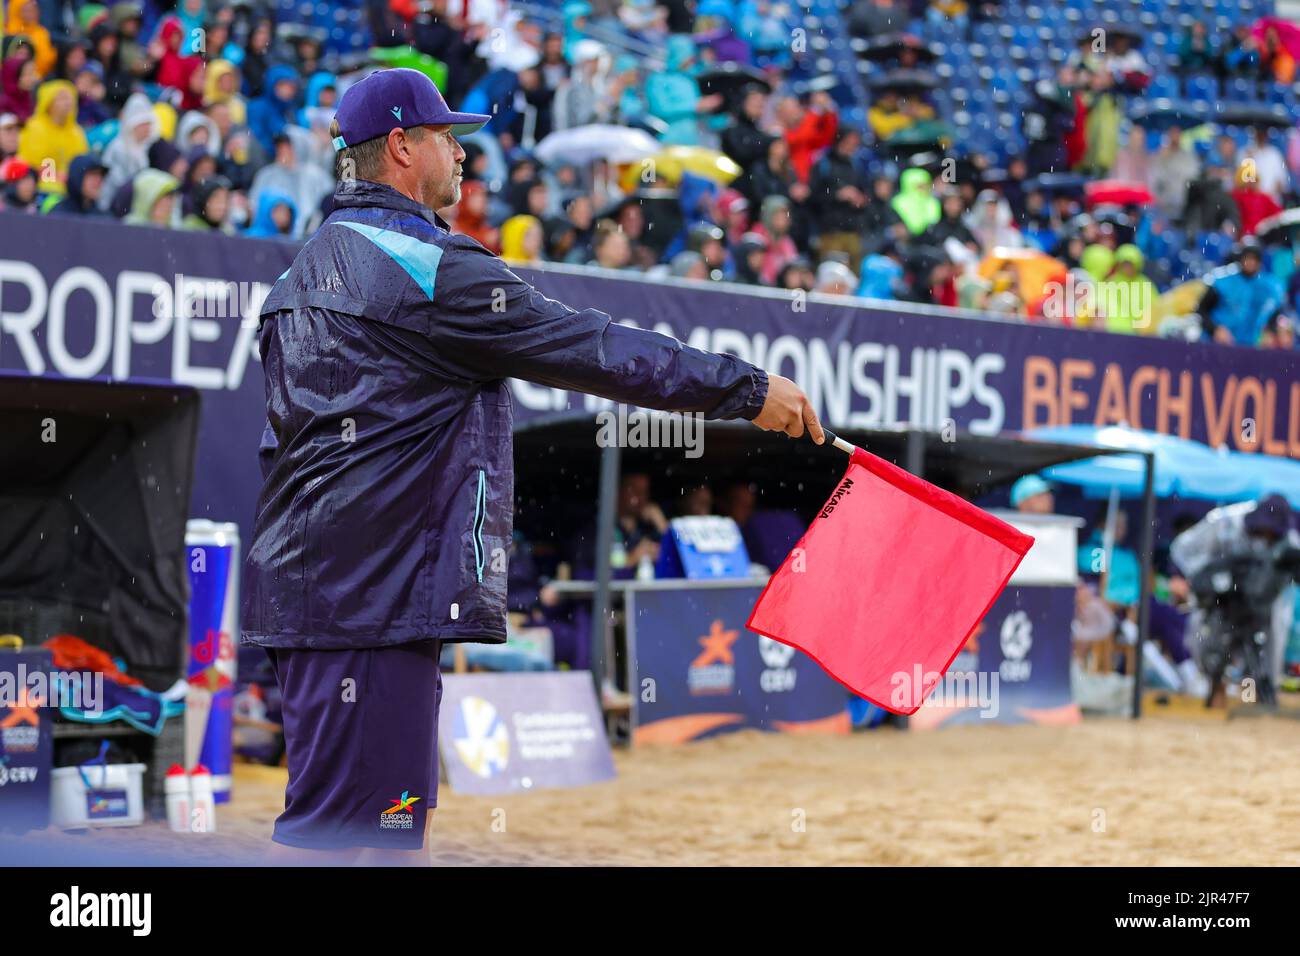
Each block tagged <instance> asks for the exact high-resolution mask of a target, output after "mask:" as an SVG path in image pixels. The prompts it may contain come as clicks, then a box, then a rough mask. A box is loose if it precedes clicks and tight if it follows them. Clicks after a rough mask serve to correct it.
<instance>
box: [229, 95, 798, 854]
mask: <svg viewBox="0 0 1300 956" xmlns="http://www.w3.org/2000/svg"><path fill="white" fill-rule="evenodd" d="M489 119H490V117H489V116H484V115H479V114H473V113H456V112H453V111H452V110H450V109H449V108H448V107H447V104H446V102H445V101H444V100H443V98H442V94H441V93H439V91H438V89H437V87H436V86H435V85H434V84H433V82H432V81H431V80H429V79H428V77H426V76H425V75H424V74H422V73H419V72H417V71H415V70H409V69H389V70H382V71H379V72H377V73H372V74H370V75H369V76H367V77H365V78H364V79H363V80H361V81H360V82H358V83H357V84H355V85H354V86H352V87H351V88H350V89H349V90H348V91H347V92H346V93H345V94H344V96H343V98H342V100H341V101H340V103H339V106H338V111H337V114H336V116H335V121H334V129H333V131H332V135H333V136H334V137H335V138H334V146H335V149H336V150H337V152H336V168H335V172H336V175H337V176H338V178H339V183H338V186H337V189H336V192H335V196H334V203H335V206H334V210H333V212H331V214H330V215H329V217H328V218H327V219H326V220H325V222H324V223H323V224H322V225H321V227H320V228H319V229H318V230H317V231H316V233H315V234H314V235H313V236H312V237H311V238H310V239H309V240H308V241H307V243H306V244H305V245H304V246H303V247H302V249H301V250H300V251H299V253H298V255H297V257H296V258H295V259H294V261H293V265H292V266H290V268H289V269H288V270H287V271H286V272H285V273H284V275H282V276H281V277H280V279H279V280H278V281H277V282H276V284H275V286H274V287H273V288H272V290H271V292H270V294H269V295H268V297H267V299H266V302H265V304H264V305H263V307H262V312H261V316H260V329H259V349H260V352H261V356H262V363H263V367H264V371H265V376H266V418H267V423H266V428H265V431H264V433H263V438H262V451H261V463H262V472H263V477H264V483H263V487H262V492H261V495H260V497H259V500H258V505H257V515H256V520H255V523H254V527H253V537H252V542H251V544H250V546H249V549H248V555H247V559H246V567H245V577H244V582H245V588H244V606H243V638H242V640H243V642H244V643H249V644H255V645H261V646H263V647H265V648H266V650H267V653H268V655H269V656H270V658H271V663H272V665H273V667H274V669H275V675H276V680H277V681H278V683H279V686H280V691H281V695H282V698H283V705H284V706H283V709H284V735H285V743H286V746H287V761H288V770H289V780H288V785H287V787H286V790H285V806H284V812H283V813H282V814H281V815H280V816H279V817H278V818H277V819H276V821H275V832H274V835H273V836H272V840H273V844H272V851H271V859H272V860H275V861H280V862H308V863H383V864H402V863H412V864H419V863H422V862H425V861H426V860H427V854H425V853H424V851H423V847H424V838H425V831H426V822H427V821H428V820H429V819H430V817H431V814H430V813H429V811H430V810H432V809H433V808H434V807H436V806H437V790H438V757H437V725H438V705H439V702H440V700H441V697H442V678H441V675H440V672H439V668H438V657H439V652H440V651H441V649H442V647H443V645H445V644H447V643H451V642H479V643H501V642H504V641H505V639H506V573H505V572H504V571H502V570H499V568H500V564H501V562H500V561H493V560H492V558H493V556H494V555H500V554H506V553H508V552H509V547H510V537H511V529H512V521H513V507H514V465H513V457H512V451H513V446H512V433H511V399H510V390H509V387H508V385H507V381H506V380H507V379H509V378H519V379H524V380H527V381H531V382H536V383H538V384H541V385H548V386H552V387H556V388H562V389H570V390H573V391H580V392H588V393H591V394H594V395H600V396H603V397H604V398H607V399H611V400H613V401H617V402H626V403H629V404H634V405H640V406H644V407H648V408H656V409H662V410H665V411H674V412H699V413H702V414H703V415H704V416H706V417H708V418H714V419H736V418H743V419H747V420H750V421H752V422H753V423H754V424H755V425H757V426H758V427H760V428H764V429H768V430H773V431H782V432H785V433H786V434H788V435H791V436H794V437H798V436H801V435H802V434H803V433H804V429H805V428H807V429H808V431H809V432H810V434H811V435H812V436H813V438H814V440H815V441H817V442H818V443H821V442H822V441H823V440H824V436H823V433H822V429H821V425H820V424H819V423H818V420H817V416H816V414H815V412H814V411H813V409H812V406H811V405H810V404H809V402H808V399H807V398H806V396H805V395H804V394H803V392H802V391H801V390H800V389H799V387H798V386H797V385H795V384H794V383H793V382H791V381H790V380H789V379H786V378H782V377H781V376H778V375H770V376H769V375H768V374H767V373H766V372H764V371H763V370H762V369H759V368H756V367H754V366H752V365H750V364H748V363H746V362H743V361H741V360H740V359H738V358H736V357H734V356H731V355H720V354H714V353H711V352H705V351H701V350H699V349H695V348H691V347H689V346H687V345H684V344H682V343H681V342H679V341H677V340H676V339H674V338H671V337H670V336H666V335H661V334H659V333H657V332H652V331H647V330H641V329H633V328H628V327H626V326H623V325H619V324H617V323H616V322H614V321H613V320H612V319H611V317H610V316H609V315H607V314H606V313H604V312H599V311H597V310H595V309H572V308H570V307H569V306H567V305H564V304H562V303H560V302H556V301H554V300H552V299H548V298H546V297H545V296H543V295H542V294H540V293H539V292H537V291H536V290H535V289H533V288H532V287H531V286H530V285H529V284H528V283H526V282H524V281H523V280H522V279H520V278H519V277H518V276H517V275H515V274H514V273H513V272H511V271H510V269H509V268H507V267H506V265H505V264H504V263H503V262H502V261H501V259H499V258H498V257H497V256H495V255H493V254H492V253H491V252H489V251H488V250H486V249H485V248H483V246H481V245H480V244H479V243H478V242H476V241H475V240H473V239H471V238H469V237H467V236H462V235H454V234H453V233H451V232H450V231H449V229H448V226H447V223H446V222H444V221H443V220H442V218H441V217H439V216H438V215H437V213H436V212H435V210H437V209H442V208H445V207H447V206H451V205H454V204H455V203H456V202H458V201H459V200H460V184H461V163H462V162H463V160H464V158H465V152H464V150H462V149H461V147H460V144H459V143H458V142H457V139H456V137H457V136H460V135H463V134H466V133H471V132H474V131H475V130H477V129H479V128H481V127H482V126H483V125H484V124H485V123H486V122H487V121H488V120H489ZM498 549H500V550H498Z"/></svg>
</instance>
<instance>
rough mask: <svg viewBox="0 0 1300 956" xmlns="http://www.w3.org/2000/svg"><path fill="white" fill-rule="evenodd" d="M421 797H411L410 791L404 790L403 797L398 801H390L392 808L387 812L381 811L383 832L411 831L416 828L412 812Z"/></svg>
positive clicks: (380, 826)
mask: <svg viewBox="0 0 1300 956" xmlns="http://www.w3.org/2000/svg"><path fill="white" fill-rule="evenodd" d="M419 799H420V798H419V797H413V796H411V791H410V790H403V791H402V795H401V796H400V797H398V798H397V799H396V800H391V801H389V802H390V803H392V806H391V807H389V808H388V809H387V810H380V811H379V829H381V830H411V829H414V827H415V814H414V813H413V812H411V807H412V806H414V805H415V802H416V801H417V800H419Z"/></svg>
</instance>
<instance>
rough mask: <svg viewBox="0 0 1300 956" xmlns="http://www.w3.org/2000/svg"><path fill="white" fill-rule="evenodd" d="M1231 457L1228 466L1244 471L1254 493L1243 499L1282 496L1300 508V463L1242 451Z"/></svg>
mask: <svg viewBox="0 0 1300 956" xmlns="http://www.w3.org/2000/svg"><path fill="white" fill-rule="evenodd" d="M1227 457H1228V464H1227V467H1228V468H1230V469H1232V470H1233V471H1234V472H1240V473H1241V474H1242V475H1244V476H1245V477H1246V478H1247V479H1248V480H1249V481H1250V483H1251V490H1250V494H1248V495H1245V496H1243V498H1244V499H1251V500H1258V499H1260V498H1264V497H1266V496H1267V495H1281V496H1282V497H1283V498H1285V499H1286V500H1287V501H1288V502H1289V503H1290V504H1291V507H1293V508H1300V461H1296V460H1295V459H1294V458H1279V457H1277V456H1276V455H1263V454H1255V455H1248V454H1245V453H1244V452H1239V451H1234V452H1231V453H1230V454H1229V455H1228V456H1227Z"/></svg>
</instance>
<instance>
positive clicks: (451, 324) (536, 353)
mask: <svg viewBox="0 0 1300 956" xmlns="http://www.w3.org/2000/svg"><path fill="white" fill-rule="evenodd" d="M430 309H431V321H430V323H429V337H430V338H431V339H432V341H433V345H434V346H435V348H437V350H438V353H439V355H440V357H442V358H443V359H444V360H447V361H451V362H453V363H455V364H456V365H458V366H460V367H461V369H462V370H463V371H464V372H465V373H466V375H467V377H472V378H483V379H494V378H520V379H524V380H525V381H529V382H536V383H537V384H539V385H549V386H552V387H554V388H563V389H569V390H571V391H578V392H587V393H590V394H592V395H599V396H601V397H602V398H607V399H610V400H612V401H616V402H626V403H627V404H630V405H640V406H643V407H645V408H655V409H659V410H661V411H667V412H700V413H702V414H703V415H704V416H705V417H706V418H743V419H751V420H752V419H753V418H754V417H755V416H756V415H757V414H758V413H759V411H761V410H762V407H763V402H764V400H765V399H766V398H767V373H766V372H764V371H763V370H762V369H760V368H757V367H756V366H753V365H750V364H749V363H748V362H745V361H743V360H741V359H739V358H737V357H736V356H734V355H725V354H717V353H714V352H706V351H703V350H702V349H697V348H692V347H691V346H689V345H685V344H684V343H682V342H679V341H678V340H677V339H675V338H672V337H671V336H668V335H663V334H661V333H659V332H653V331H650V330H647V329H635V328H629V327H628V326H624V325H619V324H618V323H617V322H615V321H614V320H613V318H612V317H611V316H609V315H608V314H607V313H605V312H601V311H599V310H597V309H572V308H570V307H569V306H567V305H565V304H564V303H562V302H557V301H555V300H554V299H548V298H547V297H546V296H544V295H542V294H541V293H540V292H538V291H537V290H536V289H534V288H533V287H532V286H531V285H529V284H528V283H527V282H525V281H524V280H523V279H521V278H519V276H517V275H515V274H514V273H513V272H512V271H511V270H510V269H509V267H507V266H506V264H505V263H504V262H502V261H501V260H500V259H499V258H497V257H496V256H494V255H493V254H492V253H490V252H488V251H487V250H486V249H484V248H483V247H482V246H480V245H479V244H478V243H477V242H474V241H473V240H470V239H465V238H463V237H459V236H458V237H456V238H455V239H453V240H452V242H450V243H449V244H448V245H447V247H446V250H445V252H444V254H443V257H442V261H441V263H440V264H439V267H438V274H437V282H436V291H435V293H434V297H433V301H432V302H431V303H430Z"/></svg>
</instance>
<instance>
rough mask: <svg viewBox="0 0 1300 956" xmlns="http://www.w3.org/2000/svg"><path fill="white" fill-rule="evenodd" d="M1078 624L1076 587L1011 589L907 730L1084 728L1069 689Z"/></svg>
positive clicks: (995, 605)
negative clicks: (1073, 630) (990, 725)
mask: <svg viewBox="0 0 1300 956" xmlns="http://www.w3.org/2000/svg"><path fill="white" fill-rule="evenodd" d="M1073 619H1074V588H1073V587H1072V586H1070V585H1065V586H1055V587H1031V586H1021V587H1009V588H1007V589H1006V590H1005V591H1004V592H1002V596H1001V597H999V598H998V600H997V602H996V603H995V604H994V605H993V607H992V608H991V609H990V610H989V613H988V614H987V615H985V617H984V620H982V621H981V622H980V623H979V624H978V625H977V626H976V628H975V633H974V634H972V635H971V636H970V638H969V639H968V640H967V642H966V646H965V647H964V648H963V649H962V651H961V653H960V654H958V655H957V657H956V659H955V660H954V661H953V662H952V666H951V667H949V668H948V671H947V673H946V674H945V675H944V679H943V680H942V681H941V682H940V683H939V685H938V686H937V687H936V688H935V692H934V695H933V696H932V697H931V698H930V700H929V701H927V702H926V704H925V705H924V706H923V707H922V708H921V709H920V710H919V711H917V712H916V713H915V714H914V715H913V716H912V717H911V718H910V719H909V720H908V726H909V727H910V728H912V729H916V730H929V729H931V728H934V727H939V726H944V727H948V726H952V725H955V724H973V723H981V722H984V721H991V722H994V723H1000V724H1025V723H1031V724H1075V723H1078V722H1079V721H1080V720H1081V719H1082V714H1081V713H1080V711H1079V707H1078V705H1077V704H1075V702H1074V694H1073V692H1072V691H1071V689H1070V647H1071V642H1070V622H1071V621H1072V620H1073ZM917 679H919V677H917V678H912V680H913V681H915V680H917Z"/></svg>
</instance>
